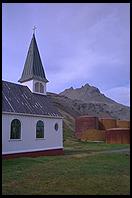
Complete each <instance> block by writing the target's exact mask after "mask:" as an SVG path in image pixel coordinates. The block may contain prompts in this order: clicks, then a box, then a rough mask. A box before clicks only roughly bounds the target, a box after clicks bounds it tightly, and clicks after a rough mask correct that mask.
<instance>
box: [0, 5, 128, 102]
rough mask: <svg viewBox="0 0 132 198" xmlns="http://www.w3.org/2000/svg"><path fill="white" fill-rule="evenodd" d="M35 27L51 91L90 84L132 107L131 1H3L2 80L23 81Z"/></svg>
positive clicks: (56, 91) (48, 86)
mask: <svg viewBox="0 0 132 198" xmlns="http://www.w3.org/2000/svg"><path fill="white" fill-rule="evenodd" d="M34 25H35V26H36V27H37V29H36V40H37V44H38V48H39V52H40V56H41V60H42V63H43V66H44V69H45V73H46V77H47V79H48V80H49V83H48V85H47V90H48V91H50V92H54V93H59V92H61V91H63V90H64V89H66V88H69V87H71V86H73V88H78V87H81V86H82V85H84V84H86V83H89V84H90V85H92V86H95V87H97V88H99V89H100V91H101V92H102V93H103V94H105V95H106V96H108V97H110V98H112V99H114V100H115V101H117V102H119V103H122V104H125V105H130V4H129V3H74V4H72V3H3V4H2V79H3V80H7V81H10V82H14V83H17V81H18V79H19V78H20V76H21V73H22V70H23V67H24V63H25V59H26V55H27V51H28V48H29V44H30V42H31V39H32V34H33V31H32V28H33V26H34Z"/></svg>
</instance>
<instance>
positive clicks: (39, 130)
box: [36, 121, 44, 138]
mask: <svg viewBox="0 0 132 198" xmlns="http://www.w3.org/2000/svg"><path fill="white" fill-rule="evenodd" d="M36 138H44V123H43V122H42V121H38V122H37V125H36Z"/></svg>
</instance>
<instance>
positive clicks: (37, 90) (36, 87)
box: [35, 82, 39, 92]
mask: <svg viewBox="0 0 132 198" xmlns="http://www.w3.org/2000/svg"><path fill="white" fill-rule="evenodd" d="M35 91H36V92H39V82H36V83H35Z"/></svg>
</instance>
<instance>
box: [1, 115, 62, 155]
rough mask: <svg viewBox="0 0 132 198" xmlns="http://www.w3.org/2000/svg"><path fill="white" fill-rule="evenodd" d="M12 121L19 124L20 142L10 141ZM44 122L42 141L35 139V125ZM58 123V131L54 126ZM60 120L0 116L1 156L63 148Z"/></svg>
mask: <svg viewBox="0 0 132 198" xmlns="http://www.w3.org/2000/svg"><path fill="white" fill-rule="evenodd" d="M13 119H19V120H20V122H21V140H10V127H11V122H12V120H13ZM38 120H42V121H43V122H44V139H36V123H37V121H38ZM55 123H58V125H59V128H58V131H56V130H55V128H54V125H55ZM62 128H63V126H62V119H59V118H45V117H33V116H21V115H8V114H3V115H2V154H7V153H19V152H25V151H29V152H30V151H39V150H48V149H58V148H63V129H62Z"/></svg>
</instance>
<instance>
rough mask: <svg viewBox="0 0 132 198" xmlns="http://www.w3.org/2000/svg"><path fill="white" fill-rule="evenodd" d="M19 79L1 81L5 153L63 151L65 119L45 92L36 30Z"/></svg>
mask: <svg viewBox="0 0 132 198" xmlns="http://www.w3.org/2000/svg"><path fill="white" fill-rule="evenodd" d="M18 82H19V83H21V84H15V83H12V82H7V81H2V157H3V158H12V157H20V156H32V157H35V156H41V155H61V154H63V119H62V116H61V114H60V113H59V111H58V110H57V108H56V107H55V106H54V105H53V102H52V101H51V99H50V98H49V97H48V95H47V93H46V83H47V82H48V80H47V78H46V76H45V72H44V68H43V65H42V61H41V58H40V54H39V50H38V47H37V43H36V38H35V33H33V37H32V40H31V43H30V46H29V50H28V54H27V57H26V61H25V65H24V69H23V72H22V76H21V78H20V79H19V81H18Z"/></svg>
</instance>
